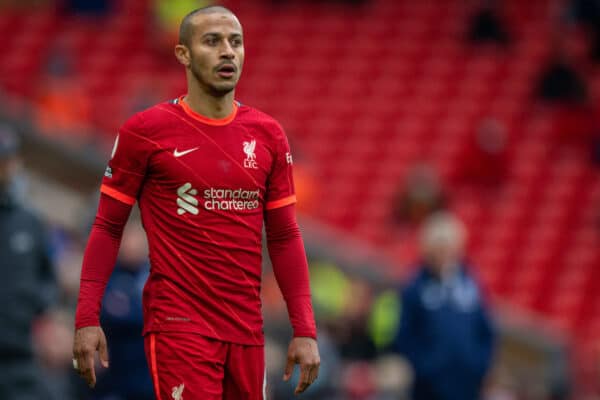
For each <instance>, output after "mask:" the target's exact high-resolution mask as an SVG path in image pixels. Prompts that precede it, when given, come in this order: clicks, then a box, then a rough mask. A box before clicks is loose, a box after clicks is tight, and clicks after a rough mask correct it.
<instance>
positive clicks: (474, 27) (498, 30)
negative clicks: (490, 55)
mask: <svg viewBox="0 0 600 400" xmlns="http://www.w3.org/2000/svg"><path fill="white" fill-rule="evenodd" d="M482 3H483V4H482V6H481V7H480V8H479V10H478V11H477V12H476V13H475V14H474V15H473V16H472V17H471V21H470V23H469V33H468V37H469V40H470V41H471V42H472V43H476V44H478V43H497V44H500V45H506V44H508V42H509V40H510V38H509V35H508V32H507V30H506V28H505V26H504V23H503V21H502V18H501V17H500V12H499V6H498V2H496V1H494V0H483V2H482Z"/></svg>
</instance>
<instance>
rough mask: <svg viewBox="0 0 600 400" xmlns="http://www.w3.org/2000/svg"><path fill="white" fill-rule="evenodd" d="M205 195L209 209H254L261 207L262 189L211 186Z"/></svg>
mask: <svg viewBox="0 0 600 400" xmlns="http://www.w3.org/2000/svg"><path fill="white" fill-rule="evenodd" d="M203 197H204V208H206V209H207V210H236V211H242V210H254V209H256V208H258V207H259V199H260V191H259V190H258V189H257V190H244V189H242V188H239V189H215V188H210V189H206V190H204V196H203Z"/></svg>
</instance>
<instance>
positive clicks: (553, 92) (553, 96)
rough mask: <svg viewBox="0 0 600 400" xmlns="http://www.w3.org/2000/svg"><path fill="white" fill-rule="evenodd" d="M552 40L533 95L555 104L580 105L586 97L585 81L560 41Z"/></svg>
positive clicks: (557, 39)
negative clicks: (550, 48)
mask: <svg viewBox="0 0 600 400" xmlns="http://www.w3.org/2000/svg"><path fill="white" fill-rule="evenodd" d="M553 40H554V43H553V45H552V50H551V53H550V56H549V57H548V60H547V61H546V63H545V65H544V67H543V68H542V70H541V71H540V74H539V78H538V80H537V83H536V86H535V95H536V97H538V98H539V99H541V100H543V101H546V102H550V103H555V104H563V105H565V104H582V103H583V102H585V101H586V99H587V97H588V93H587V92H588V89H587V84H586V81H585V79H584V78H583V76H582V75H581V74H580V73H579V71H578V70H577V68H575V66H574V65H573V63H572V61H571V60H570V59H569V56H568V54H567V51H566V49H565V46H564V44H563V42H562V39H560V38H558V37H555V38H554V39H553Z"/></svg>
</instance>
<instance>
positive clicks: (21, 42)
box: [0, 0, 600, 400]
mask: <svg viewBox="0 0 600 400" xmlns="http://www.w3.org/2000/svg"><path fill="white" fill-rule="evenodd" d="M211 3H212V2H210V1H199V0H155V1H151V0H87V1H85V0H64V1H60V2H57V1H50V0H1V1H0V49H1V51H0V133H2V135H4V137H16V138H17V141H18V149H19V152H18V155H19V156H20V159H21V160H22V163H19V164H18V165H19V167H18V168H16V169H15V172H14V173H12V175H11V180H10V185H9V186H10V191H11V193H13V196H14V198H15V199H18V202H19V204H23V205H25V206H27V207H28V208H31V209H33V210H35V213H37V214H38V215H39V216H40V217H41V219H42V221H43V222H44V224H45V225H46V226H47V228H48V252H49V253H48V254H49V256H50V260H51V262H52V272H53V276H54V278H53V279H54V280H53V281H50V282H53V283H51V285H53V286H54V289H55V290H54V292H53V293H54V294H53V296H51V298H52V300H47V299H46V300H44V302H45V306H43V307H37V308H36V309H35V311H34V312H31V313H29V314H27V315H25V314H23V316H22V318H27V321H29V322H28V323H29V325H27V324H25V325H24V327H23V328H22V329H23V336H22V339H23V340H28V337H29V336H28V334H29V328H31V335H32V342H33V345H32V346H33V347H32V350H33V351H34V355H35V358H34V360H35V361H34V363H35V368H36V371H38V372H36V373H37V374H38V376H39V377H40V379H39V381H40V382H39V385H41V386H40V387H43V389H42V390H43V392H42V393H43V396H39V397H31V398H44V399H63V400H71V399H73V400H75V399H82V400H83V399H114V400H118V399H130V400H132V399H140V400H141V399H151V398H153V397H152V388H151V386H149V385H150V383H149V381H148V379H147V374H146V373H145V372H144V370H143V368H144V367H143V365H144V359H143V350H142V348H141V347H140V346H142V344H141V343H142V342H141V337H140V335H139V334H140V332H141V305H140V303H139V301H140V300H139V296H141V287H142V285H143V282H144V280H145V277H146V274H147V271H148V265H147V261H146V259H145V257H146V254H147V248H146V243H145V238H144V233H143V230H142V229H141V227H140V225H139V222H138V218H137V217H136V216H133V217H132V220H131V222H130V224H129V225H130V226H129V228H128V229H127V231H126V233H125V237H124V243H123V246H122V250H121V255H120V259H119V265H118V267H117V270H116V271H117V272H115V275H114V276H113V278H112V280H111V283H110V284H109V288H108V290H107V294H106V297H105V300H104V309H103V314H102V318H103V324H104V326H105V328H106V330H107V335H108V336H109V347H110V348H111V357H112V360H111V369H110V370H109V371H108V372H106V371H103V372H102V376H100V378H99V379H100V383H99V388H98V390H97V391H96V392H95V393H91V392H89V391H87V390H86V389H85V388H84V387H82V385H81V383H80V382H79V378H78V377H77V376H76V374H75V373H74V372H73V371H72V367H71V345H72V334H73V333H72V332H73V317H74V316H73V314H74V305H75V302H76V296H77V292H78V284H79V273H80V268H81V259H82V252H83V249H84V246H85V242H86V239H87V234H88V233H89V229H90V226H91V222H92V220H93V216H94V214H95V211H96V205H97V199H98V195H99V194H98V188H99V184H100V180H101V177H102V173H103V170H104V167H105V164H106V160H107V159H108V158H109V155H110V149H111V147H112V144H113V141H114V138H115V135H116V131H117V129H118V127H119V126H120V125H121V124H122V123H123V122H124V121H125V120H126V119H127V118H128V116H130V115H131V114H132V113H134V112H136V111H139V110H141V109H144V108H146V107H149V106H151V105H153V104H155V103H157V102H161V101H165V100H168V99H170V98H174V97H176V96H179V95H181V94H183V93H185V77H184V71H183V70H182V69H181V67H180V65H178V64H177V62H176V60H175V58H174V56H173V52H172V48H173V44H174V43H175V40H176V32H177V29H178V24H179V21H180V19H181V17H182V16H183V15H185V14H186V13H187V12H189V11H190V10H192V9H194V8H197V7H200V6H203V5H208V4H211ZM215 3H216V2H215ZM218 4H222V5H225V6H227V7H229V8H231V9H232V10H233V11H234V12H235V13H236V14H237V15H238V17H239V18H240V20H241V22H242V24H243V27H244V34H245V42H246V64H245V70H244V74H243V76H242V79H241V83H240V85H239V87H238V91H237V98H238V99H239V100H240V101H241V102H242V103H246V104H249V105H252V106H255V107H257V108H259V109H262V110H263V111H265V112H267V113H269V114H271V115H273V116H274V117H275V118H276V119H278V120H279V121H280V122H281V123H282V125H283V126H284V128H285V129H286V131H287V134H288V136H289V139H290V142H291V146H292V149H293V152H294V161H295V180H296V186H297V192H298V198H299V202H298V207H299V212H300V226H301V229H302V231H303V234H304V238H305V242H306V247H307V251H308V255H309V261H310V268H311V279H312V286H313V288H312V289H313V294H314V307H315V312H316V317H317V321H318V326H319V329H320V331H319V335H320V343H319V344H320V348H321V356H322V367H321V374H320V378H319V380H318V381H317V382H316V383H315V384H314V385H313V387H311V388H310V389H309V390H308V391H307V392H306V394H304V395H302V396H301V398H312V399H354V400H361V399H377V400H382V399H410V398H411V395H410V390H409V388H410V387H411V385H412V382H414V381H415V379H416V378H415V376H417V375H418V367H416V364H415V361H414V360H412V359H411V357H410V355H408V354H407V353H406V351H402V349H401V347H402V346H399V345H398V343H397V342H398V338H399V337H402V334H401V333H400V331H402V329H403V326H402V325H403V322H402V323H401V321H404V320H405V319H407V318H408V317H406V315H407V314H406V313H405V314H404V315H405V317H403V310H405V311H406V312H408V311H409V305H408V304H403V302H404V301H405V299H406V298H405V297H404V296H403V293H405V292H404V291H403V288H406V287H408V286H409V285H410V282H413V277H414V276H415V274H417V273H418V272H419V271H420V270H421V266H422V264H423V262H422V260H423V259H425V258H427V251H426V249H425V248H424V242H423V240H424V239H423V236H422V234H421V233H420V232H421V228H422V226H423V224H424V222H425V221H429V218H430V216H431V215H432V214H436V215H439V212H441V211H443V212H445V213H447V214H446V215H453V216H454V217H453V218H457V219H458V220H459V221H462V223H463V224H464V230H465V231H466V232H467V236H468V239H467V241H466V247H465V249H464V252H461V254H460V256H461V259H462V258H464V259H465V260H468V261H466V262H464V264H465V265H468V268H467V269H468V271H469V275H470V276H471V277H472V279H473V282H476V285H477V287H478V293H479V294H480V296H479V299H480V301H481V307H482V308H483V309H485V310H486V312H487V313H489V316H490V320H491V321H493V322H492V326H493V327H494V328H493V331H494V335H493V337H494V341H493V343H495V345H494V346H493V349H494V350H493V352H492V356H491V358H490V365H489V370H488V369H487V366H486V368H483V367H482V368H480V370H481V372H482V373H483V374H484V375H485V377H484V378H482V379H483V380H482V381H481V388H482V394H481V398H482V399H489V400H513V399H514V400H517V399H519V400H520V399H532V400H533V399H544V400H546V399H590V400H591V399H600V2H599V1H597V0H528V1H521V0H505V1H502V0H497V1H491V0H487V1H481V0H419V1H409V0H346V1H343V0H338V1H334V0H331V1H319V0H313V1H309V0H305V1H301V0H288V1H285V0H229V1H223V2H219V3H218ZM7 146H8V145H7ZM0 147H2V146H0ZM9 147H10V146H8V147H6V148H9ZM2 215H4V214H2ZM3 218H4V217H3ZM17 233H18V232H17ZM2 235H3V237H2V242H6V243H9V242H10V243H13V244H14V243H16V244H15V246H16V247H15V248H17V249H22V250H23V249H25V250H26V249H27V246H23V245H22V244H23V243H26V241H25V242H24V241H23V240H20V241H19V240H16V239H15V237H16V238H17V239H19V238H20V237H19V236H18V235H16V234H15V233H14V232H10V231H6V230H3V231H2ZM13 239H15V240H13ZM21 239H22V238H21ZM19 246H20V247H19ZM25 250H24V251H25ZM463 256H464V257H463ZM0 265H1V266H2V268H0V271H2V276H6V270H8V269H12V268H13V267H12V265H13V264H10V263H9V261H8V259H7V258H4V257H3V258H2V260H1V261H0ZM24 279H31V280H33V279H34V278H33V277H26V278H24ZM46 283H47V282H46ZM0 286H1V287H2V290H3V291H5V290H8V288H9V287H10V286H11V282H10V280H7V281H5V282H4V283H2V284H0ZM13 286H14V285H13ZM6 293H8V292H6ZM3 298H4V297H3ZM49 298H50V297H49ZM25 301H27V300H25ZM263 301H264V306H263V308H264V313H265V320H266V323H267V326H266V333H267V347H266V351H267V363H268V369H269V393H270V398H271V399H288V398H292V396H291V394H292V392H293V387H292V385H293V382H292V383H289V384H288V383H283V382H281V376H282V374H283V366H284V362H285V354H286V346H287V343H288V340H289V337H290V334H291V331H290V330H289V327H288V322H287V314H286V310H285V304H284V302H283V300H282V298H281V295H280V293H279V290H278V288H277V285H276V282H275V280H274V277H273V275H272V273H271V270H270V266H269V265H268V257H265V277H264V285H263ZM11 304H12V302H6V301H4V302H2V305H0V309H1V314H0V317H2V318H4V319H2V322H3V323H2V324H0V336H2V337H4V338H7V337H9V334H11V335H12V333H9V332H8V331H10V329H12V326H13V325H12V324H9V323H8V322H6V321H8V319H7V318H8V317H6V315H8V314H9V311H10V312H19V307H24V308H26V307H25V305H24V303H18V304H17V305H16V306H15V305H11ZM432 307H433V306H432ZM9 308H10V309H9ZM9 326H10V327H9ZM441 326H442V327H443V326H444V325H441ZM404 328H405V327H404ZM443 329H445V328H443ZM453 332H454V331H452V330H451V329H449V330H448V332H444V333H442V336H443V335H445V334H447V335H448V336H450V337H451V336H452V335H453V334H454V333H453ZM437 334H439V332H437ZM447 342H448V341H446V345H448V343H447ZM7 343H8V344H7ZM0 344H1V345H0V354H1V355H2V357H1V358H3V359H4V360H5V361H6V365H5V366H2V365H0V369H1V368H8V369H10V368H12V367H11V366H10V365H9V364H10V359H11V357H13V356H14V355H12V353H11V351H10V350H11V349H12V347H11V346H12V345H11V344H10V343H9V342H8V341H7V340H4V339H1V340H0ZM449 346H451V345H449ZM458 358H460V357H458ZM453 365H454V366H455V368H458V367H457V365H460V364H450V365H449V367H448V366H446V367H445V368H446V370H444V369H443V368H442V369H441V370H440V371H438V375H437V378H435V379H437V380H443V378H444V376H445V375H446V372H445V371H447V374H448V376H451V374H452V369H453V368H452V367H453ZM134 366H135V367H134ZM137 366H139V368H138V367H137ZM6 370H7V369H4V370H2V371H6ZM484 370H485V371H484ZM484 372H487V373H484ZM0 375H2V376H3V378H2V379H0V385H1V384H2V382H4V383H5V384H8V385H11V384H13V383H14V382H13V381H11V379H13V378H11V375H10V374H6V373H1V374H0ZM119 377H121V378H119ZM123 377H127V378H128V379H123ZM14 379H16V378H14ZM7 382H8V383H7ZM148 388H149V389H148ZM3 396H4V397H3ZM457 396H458V395H456V396H455V397H445V398H450V399H452V398H456V399H459V398H460V397H457ZM0 398H6V399H13V398H15V399H17V398H18V399H21V398H26V397H9V395H7V394H5V395H2V392H1V390H0ZM29 398H30V397H27V399H29ZM464 400H466V399H464Z"/></svg>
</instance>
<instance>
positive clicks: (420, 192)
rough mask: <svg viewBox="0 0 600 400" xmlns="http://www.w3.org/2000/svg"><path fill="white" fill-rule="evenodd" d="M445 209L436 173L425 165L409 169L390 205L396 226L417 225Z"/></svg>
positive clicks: (442, 192)
mask: <svg viewBox="0 0 600 400" xmlns="http://www.w3.org/2000/svg"><path fill="white" fill-rule="evenodd" d="M445 207H446V195H445V194H444V190H443V188H442V185H441V184H440V180H439V177H438V175H437V173H436V171H435V170H434V169H433V168H432V167H431V166H430V165H429V164H426V163H420V164H417V165H415V166H413V167H412V168H411V170H410V171H409V172H408V176H407V178H406V181H405V183H404V185H403V186H402V187H401V188H400V190H399V191H398V192H397V194H396V196H395V197H394V201H393V204H392V219H393V221H394V222H396V223H397V224H401V225H404V224H407V225H411V226H416V225H419V224H420V223H421V222H422V221H423V220H424V219H425V218H427V217H428V216H429V215H430V214H432V213H434V212H436V211H440V210H442V209H444V208H445Z"/></svg>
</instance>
